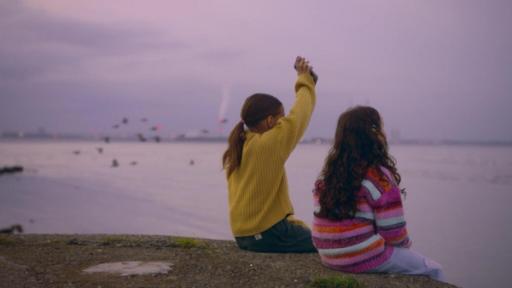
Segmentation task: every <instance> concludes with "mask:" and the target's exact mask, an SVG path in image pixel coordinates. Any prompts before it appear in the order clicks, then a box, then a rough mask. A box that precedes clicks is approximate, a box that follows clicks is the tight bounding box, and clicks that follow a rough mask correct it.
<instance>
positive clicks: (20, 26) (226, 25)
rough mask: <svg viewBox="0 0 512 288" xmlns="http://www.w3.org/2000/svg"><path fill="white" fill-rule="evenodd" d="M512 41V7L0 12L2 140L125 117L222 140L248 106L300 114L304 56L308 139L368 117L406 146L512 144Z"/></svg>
mask: <svg viewBox="0 0 512 288" xmlns="http://www.w3.org/2000/svg"><path fill="white" fill-rule="evenodd" d="M510 27H512V2H511V1H508V0H502V1H500V0H488V1H482V0H480V1H477V0H459V1H457V0H429V1H419V0H417V1H416V0H388V1H383V0H374V1H369V0H353V1H327V0H325V1H300V0H287V1H275V0H274V1H270V0H268V1H266V0H265V1H263V0H262V1H240V0H211V1H209V0H203V1H195V0H180V1H178V0H175V1H173V0H170V1H169V0H162V1H156V0H154V1H128V0H124V1H117V0H110V1H100V0H73V1H68V0H30V1H16V0H0V131H5V130H15V131H17V130H24V131H27V130H36V129H38V128H39V127H44V128H46V130H48V131H50V132H78V133H98V132H108V131H110V130H111V129H112V128H111V127H112V124H114V123H117V122H119V121H120V119H122V118H123V117H125V116H126V117H129V119H132V122H131V124H133V119H140V118H142V117H147V118H148V119H149V122H151V124H159V125H160V126H161V127H162V133H164V134H178V133H184V132H186V133H189V132H190V131H198V130H199V129H209V130H211V131H212V133H218V132H219V124H218V118H219V114H224V113H223V112H219V110H223V109H225V117H227V118H228V119H229V120H230V121H229V123H227V127H225V130H229V129H230V128H231V126H232V125H233V124H234V122H236V121H238V119H239V112H240V106H241V103H242V102H243V100H244V99H245V98H246V97H247V96H249V95H250V94H252V93H255V92H267V93H271V94H274V95H275V96H277V97H279V98H280V99H281V100H282V101H283V103H285V106H286V108H289V107H290V105H291V104H292V103H293V99H294V95H293V83H294V79H295V73H294V70H293V68H292V65H293V61H294V59H295V56H297V55H304V56H306V57H308V58H309V59H310V60H311V63H312V65H313V66H314V67H315V70H316V71H317V72H318V74H319V76H320V81H319V85H318V102H317V107H316V110H315V112H314V115H313V119H312V122H311V125H310V128H309V130H308V132H307V135H306V136H307V137H312V136H325V137H332V135H333V134H334V128H335V123H336V120H337V117H338V116H339V114H340V113H341V112H343V111H344V110H345V109H347V108H348V107H350V106H352V105H357V104H363V105H372V106H374V107H376V108H377V109H379V110H380V111H381V113H382V115H383V118H384V121H385V126H386V129H387V130H388V132H390V131H392V130H393V131H399V133H400V135H401V137H402V138H414V139H433V140H439V139H453V140H477V141H478V140H480V141H512V128H511V123H512V113H511V112H510V110H511V109H512V53H511V52H510V51H512V30H511V29H510ZM222 99H224V102H225V103H224V104H221V102H222V101H223V100H222ZM221 107H224V108H221ZM139 124H140V123H139ZM133 125H134V124H133ZM127 129H128V128H127ZM137 129H138V128H137ZM224 133H227V131H224Z"/></svg>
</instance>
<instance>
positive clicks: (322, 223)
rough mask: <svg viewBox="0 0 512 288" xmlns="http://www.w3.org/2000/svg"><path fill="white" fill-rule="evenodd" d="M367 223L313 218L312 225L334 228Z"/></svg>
mask: <svg viewBox="0 0 512 288" xmlns="http://www.w3.org/2000/svg"><path fill="white" fill-rule="evenodd" d="M367 222H368V221H361V220H358V219H343V220H330V219H326V218H320V217H314V218H313V224H314V225H319V226H336V227H340V226H342V227H348V226H352V225H354V224H361V223H367Z"/></svg>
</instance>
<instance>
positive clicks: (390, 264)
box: [367, 247, 446, 282]
mask: <svg viewBox="0 0 512 288" xmlns="http://www.w3.org/2000/svg"><path fill="white" fill-rule="evenodd" d="M367 272H370V273H397V274H408V275H427V276H429V277H430V278H432V279H435V280H438V281H443V282H446V280H445V277H444V274H443V270H442V267H441V265H440V264H439V263H437V262H435V261H433V260H431V259H429V258H427V257H425V256H423V255H421V254H420V253H418V252H415V251H413V250H411V249H408V248H396V247H395V248H394V251H393V254H392V255H391V257H390V258H389V259H388V261H386V262H384V263H382V264H381V265H380V266H378V267H376V268H375V269H371V270H369V271H367Z"/></svg>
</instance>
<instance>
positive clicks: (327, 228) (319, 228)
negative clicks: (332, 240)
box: [313, 223, 371, 233]
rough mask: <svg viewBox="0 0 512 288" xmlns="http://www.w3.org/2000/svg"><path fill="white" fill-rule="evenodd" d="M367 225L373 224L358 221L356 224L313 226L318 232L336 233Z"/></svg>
mask: <svg viewBox="0 0 512 288" xmlns="http://www.w3.org/2000/svg"><path fill="white" fill-rule="evenodd" d="M365 226H371V225H369V224H368V223H356V224H354V225H351V226H347V227H332V226H325V227H323V226H317V225H315V226H314V227H313V230H314V231H316V232H325V233H335V232H347V231H351V230H355V229H358V228H362V227H365Z"/></svg>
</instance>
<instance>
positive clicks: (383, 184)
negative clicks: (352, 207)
mask: <svg viewBox="0 0 512 288" xmlns="http://www.w3.org/2000/svg"><path fill="white" fill-rule="evenodd" d="M362 187H363V189H364V190H365V193H366V197H367V199H368V203H369V205H370V206H371V207H372V210H373V213H374V215H375V227H376V230H377V233H379V234H380V235H381V236H382V238H384V240H385V241H386V244H387V245H391V246H396V247H405V248H408V247H410V246H411V240H410V239H409V235H408V233H407V228H406V222H405V218H404V212H403V206H402V200H401V197H400V189H399V187H398V186H396V185H395V184H394V183H393V181H390V179H387V177H385V176H382V177H367V178H365V179H364V180H363V183H362Z"/></svg>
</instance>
